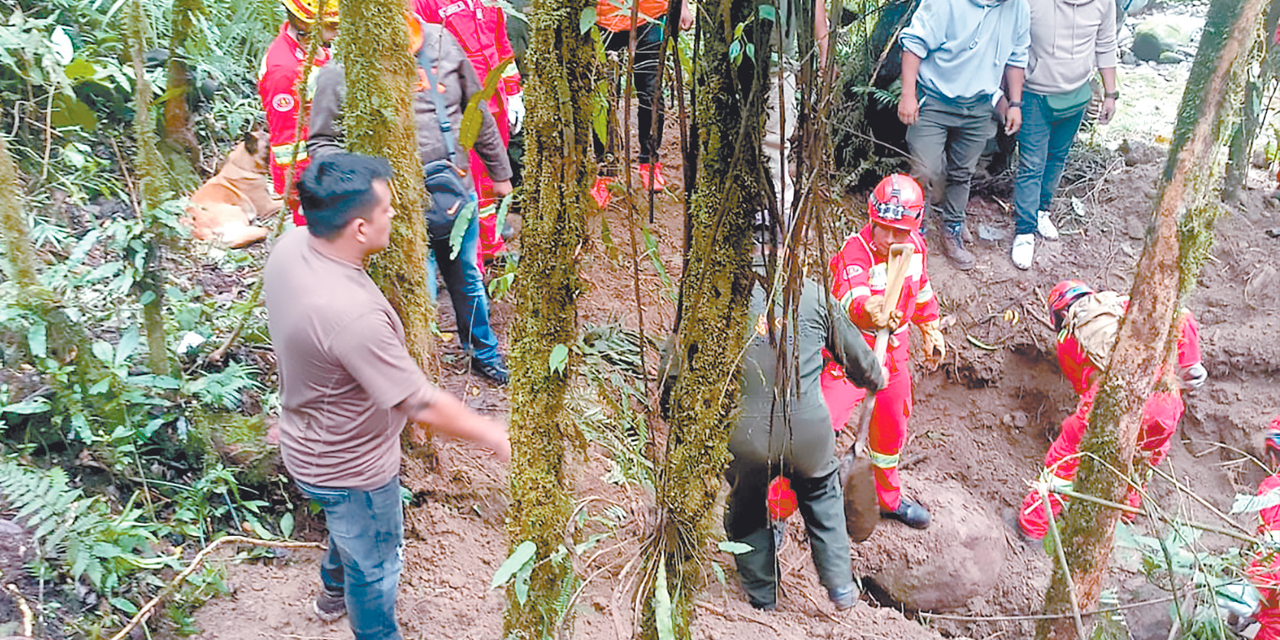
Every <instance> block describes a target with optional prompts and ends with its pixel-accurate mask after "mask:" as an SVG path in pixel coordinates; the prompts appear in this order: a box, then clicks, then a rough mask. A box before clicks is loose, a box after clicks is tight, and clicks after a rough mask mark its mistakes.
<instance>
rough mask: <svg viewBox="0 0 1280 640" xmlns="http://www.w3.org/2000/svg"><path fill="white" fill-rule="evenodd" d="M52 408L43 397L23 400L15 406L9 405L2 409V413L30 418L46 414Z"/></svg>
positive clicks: (0, 410) (0, 409) (0, 411)
mask: <svg viewBox="0 0 1280 640" xmlns="http://www.w3.org/2000/svg"><path fill="white" fill-rule="evenodd" d="M50 408H51V406H50V404H49V401H48V400H46V399H44V398H42V397H39V396H37V397H35V398H31V399H30V400H23V401H22V402H16V403H14V404H7V405H5V406H4V408H0V413H14V414H17V415H23V416H29V415H32V414H35V413H44V412H46V411H48V410H49V409H50Z"/></svg>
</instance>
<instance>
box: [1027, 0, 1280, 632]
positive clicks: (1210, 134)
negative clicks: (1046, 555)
mask: <svg viewBox="0 0 1280 640" xmlns="http://www.w3.org/2000/svg"><path fill="white" fill-rule="evenodd" d="M1265 4H1266V0H1245V1H1244V2H1241V1H1240V0H1213V2H1212V4H1211V5H1210V7H1209V14H1208V19H1207V22H1206V25H1205V30H1204V33H1203V35H1201V39H1200V50H1199V52H1198V53H1197V54H1196V61H1195V64H1194V66H1193V67H1192V72H1191V77H1190V79H1189V80H1188V82H1187V88H1186V91H1185V93H1184V94H1183V98H1182V106H1181V108H1180V109H1179V112H1178V113H1179V116H1178V123H1177V127H1176V129H1175V133H1174V140H1173V146H1172V148H1171V152H1170V154H1169V162H1168V164H1167V165H1166V167H1165V171H1164V173H1163V175H1162V176H1161V178H1160V184H1159V190H1158V192H1159V197H1158V198H1157V199H1156V203H1155V207H1154V218H1155V225H1154V229H1153V231H1152V232H1150V233H1149V234H1148V239H1147V244H1146V247H1145V248H1144V249H1143V252H1142V256H1141V258H1140V259H1139V261H1138V268H1137V275H1136V277H1135V278H1134V284H1133V290H1132V291H1131V298H1130V303H1129V311H1128V313H1127V314H1126V316H1125V320H1124V322H1123V324H1122V325H1121V327H1120V334H1119V336H1118V337H1117V341H1116V345H1115V349H1114V350H1113V352H1112V355H1111V363H1110V365H1109V367H1108V369H1107V373H1106V377H1105V378H1104V379H1103V381H1102V386H1101V389H1100V390H1099V392H1098V396H1097V400H1096V401H1095V403H1094V408H1093V412H1092V413H1091V414H1090V415H1089V424H1090V428H1089V431H1088V433H1087V435H1086V436H1085V440H1084V443H1083V445H1082V450H1083V451H1084V453H1085V456H1084V457H1083V458H1082V459H1081V461H1080V469H1079V471H1078V472H1077V474H1076V481H1075V485H1076V491H1080V492H1082V493H1085V494H1088V495H1094V496H1098V497H1100V498H1103V499H1106V500H1110V501H1112V502H1119V503H1124V502H1125V498H1126V495H1127V493H1128V483H1127V482H1126V478H1127V476H1129V475H1131V469H1132V461H1133V456H1134V452H1135V449H1136V444H1137V436H1138V429H1139V426H1140V421H1141V414H1142V408H1143V404H1144V402H1145V400H1146V399H1147V398H1148V397H1149V396H1150V395H1151V393H1152V391H1153V390H1156V389H1176V388H1177V382H1176V381H1175V380H1173V379H1172V378H1173V376H1174V371H1173V367H1170V366H1165V365H1166V364H1167V363H1169V362H1170V360H1171V358H1170V354H1172V353H1173V351H1174V348H1173V345H1172V344H1170V343H1172V342H1175V341H1176V339H1171V335H1172V334H1173V329H1174V327H1175V314H1176V312H1177V309H1178V303H1179V295H1180V294H1185V293H1186V292H1187V291H1189V290H1190V288H1191V286H1192V284H1193V283H1194V282H1195V279H1196V276H1197V275H1198V273H1199V270H1200V265H1201V264H1202V263H1203V261H1204V260H1205V258H1206V257H1207V254H1208V248H1209V246H1210V245H1211V244H1212V241H1213V222H1214V220H1215V219H1216V218H1217V216H1218V214H1219V211H1218V209H1217V205H1216V204H1215V203H1214V200H1215V199H1216V194H1213V193H1212V187H1211V185H1213V184H1216V181H1215V175H1214V174H1215V173H1217V167H1218V165H1219V163H1218V162H1217V155H1218V151H1219V149H1221V145H1222V143H1223V140H1222V138H1223V131H1224V129H1225V127H1224V125H1223V123H1224V121H1225V120H1226V119H1227V118H1226V114H1227V113H1228V112H1229V111H1230V109H1231V105H1230V104H1228V102H1229V101H1228V99H1227V98H1228V96H1230V95H1233V94H1234V93H1235V91H1233V87H1232V85H1236V86H1238V83H1239V77H1238V76H1239V75H1240V65H1239V64H1237V62H1238V60H1239V59H1240V58H1241V57H1242V56H1243V55H1244V54H1245V53H1246V52H1247V51H1248V50H1249V48H1250V47H1251V46H1252V41H1253V38H1254V34H1255V33H1256V32H1257V29H1256V27H1257V23H1258V18H1259V16H1260V15H1261V12H1262V8H1263V6H1264V5H1265ZM1183 212H1187V213H1186V214H1185V215H1184V214H1183ZM1162 368H1163V371H1164V373H1163V376H1162V377H1161V378H1160V379H1157V376H1158V375H1160V372H1161V370H1162ZM1111 468H1114V469H1118V470H1120V471H1122V472H1124V474H1125V476H1126V477H1120V476H1119V475H1117V474H1116V473H1114V472H1112V471H1111V470H1110V469H1111ZM1119 519H1120V512H1118V511H1115V510H1112V509H1109V508H1105V507H1101V506H1099V505H1096V504H1094V503H1091V502H1085V501H1083V500H1077V501H1075V502H1073V503H1072V504H1071V507H1070V508H1069V509H1067V511H1066V513H1065V517H1064V518H1063V520H1062V535H1063V543H1062V544H1063V548H1064V549H1065V551H1066V557H1067V564H1068V566H1069V567H1070V571H1071V576H1072V577H1073V578H1074V582H1075V586H1076V598H1077V601H1078V603H1079V606H1080V608H1081V610H1091V609H1094V608H1095V607H1096V605H1097V603H1098V596H1099V594H1100V593H1101V591H1102V588H1103V582H1104V580H1105V577H1106V575H1107V569H1108V565H1109V562H1110V559H1111V550H1112V545H1113V537H1114V532H1115V527H1116V523H1117V522H1118V520H1119ZM1067 589H1068V587H1067V579H1066V576H1065V575H1064V574H1063V572H1062V567H1060V566H1059V567H1057V568H1056V570H1055V572H1054V577H1053V582H1052V584H1051V585H1050V587H1049V591H1048V593H1047V594H1046V595H1045V613H1047V614H1065V613H1070V612H1071V599H1070V594H1069V593H1068V591H1067ZM1088 624H1090V622H1086V625H1088ZM1087 631H1088V630H1087V628H1086V633H1087ZM1037 637H1039V638H1077V632H1076V627H1075V623H1074V621H1073V619H1072V617H1071V616H1066V617H1063V618H1057V619H1049V620H1042V621H1040V623H1039V624H1038V625H1037ZM1079 640H1082V639H1079Z"/></svg>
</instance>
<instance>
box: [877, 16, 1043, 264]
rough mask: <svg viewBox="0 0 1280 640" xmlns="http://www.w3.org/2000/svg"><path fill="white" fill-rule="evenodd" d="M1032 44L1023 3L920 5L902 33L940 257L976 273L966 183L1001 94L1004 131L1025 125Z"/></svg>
mask: <svg viewBox="0 0 1280 640" xmlns="http://www.w3.org/2000/svg"><path fill="white" fill-rule="evenodd" d="M1030 42H1031V17H1030V12H1029V10H1028V8H1027V3H1026V0H924V1H923V2H921V4H920V7H919V8H918V9H916V13H915V15H914V16H912V18H911V23H910V24H908V25H907V28H906V29H904V30H903V31H902V48H903V51H902V100H901V101H900V102H899V103H898V118H899V119H901V120H902V122H903V124H906V125H908V129H907V145H908V146H909V147H910V149H911V156H912V161H913V163H914V164H915V172H916V175H917V177H918V178H919V179H920V181H921V182H922V183H923V184H924V185H925V189H926V191H927V192H928V195H929V201H930V204H931V205H932V208H933V209H934V210H936V211H937V214H938V217H939V218H940V219H941V222H942V252H943V254H945V255H946V256H947V258H949V259H950V260H951V262H952V264H954V265H955V266H956V267H957V268H959V269H962V270H968V269H971V268H973V264H974V258H973V253H971V252H970V251H969V250H968V249H966V248H965V246H964V241H963V240H962V232H963V230H964V217H965V208H966V207H967V206H968V204H969V183H970V181H971V180H972V178H973V170H974V168H975V167H976V166H977V164H978V159H979V158H980V157H981V155H982V150H983V148H984V147H985V146H986V143H987V141H988V140H989V139H991V136H993V135H995V132H996V121H995V109H996V104H997V102H1002V101H1003V100H1004V97H1005V93H1002V91H1001V84H1000V83H1001V80H1002V79H1003V80H1004V82H1005V92H1007V97H1008V101H1007V104H1008V110H1007V112H1006V113H1005V116H1004V121H1005V127H1004V129H1005V132H1006V133H1008V134H1009V135H1013V134H1014V133H1017V131H1018V128H1019V127H1020V126H1021V124H1022V83H1023V79H1024V77H1025V69H1026V66H1027V48H1028V46H1029V44H1030Z"/></svg>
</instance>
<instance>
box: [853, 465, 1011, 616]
mask: <svg viewBox="0 0 1280 640" xmlns="http://www.w3.org/2000/svg"><path fill="white" fill-rule="evenodd" d="M919 498H920V502H921V503H922V504H924V505H925V506H927V507H928V508H929V511H930V512H931V513H932V514H933V524H931V525H930V526H929V528H928V529H926V530H924V531H917V530H915V529H911V528H908V527H906V526H903V525H902V524H899V523H897V522H893V521H887V520H886V521H885V522H884V523H883V524H881V525H880V526H879V527H878V528H877V529H876V532H875V534H874V535H872V536H871V538H870V539H868V540H867V542H865V543H863V544H860V545H855V546H854V550H853V554H854V560H853V562H854V567H853V570H854V574H855V575H863V576H867V577H870V578H871V579H872V580H874V581H875V583H876V584H878V585H880V586H881V587H882V588H883V589H884V590H885V591H886V592H888V594H889V596H890V597H892V598H893V599H894V600H895V601H897V602H899V603H901V604H902V605H903V606H905V607H907V608H909V609H914V610H917V611H946V610H949V609H957V608H959V607H961V606H963V605H964V604H965V602H967V601H968V600H970V599H971V598H973V597H975V596H978V595H981V594H983V593H986V592H987V591H990V590H991V589H992V588H993V587H995V585H996V583H997V581H998V580H999V578H1000V572H1001V569H1002V568H1003V567H1004V563H1005V550H1006V548H1007V543H1006V540H1005V534H1004V525H1003V523H1002V522H1001V520H1000V518H999V516H998V514H995V513H992V512H990V511H989V510H988V505H987V504H985V503H984V502H982V501H980V500H978V499H977V498H974V497H973V496H972V495H971V494H970V493H969V492H968V491H966V490H965V489H964V488H962V487H961V486H959V485H958V484H955V483H952V482H947V483H942V484H938V485H932V486H930V487H929V488H928V489H927V490H926V491H925V492H923V493H922V494H921V495H920V496H919Z"/></svg>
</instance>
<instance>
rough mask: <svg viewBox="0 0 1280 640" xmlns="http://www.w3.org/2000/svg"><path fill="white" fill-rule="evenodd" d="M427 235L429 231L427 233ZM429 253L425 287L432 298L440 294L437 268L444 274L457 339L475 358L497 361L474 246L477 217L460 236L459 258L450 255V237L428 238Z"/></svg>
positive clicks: (474, 217) (494, 339)
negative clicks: (454, 318)
mask: <svg viewBox="0 0 1280 640" xmlns="http://www.w3.org/2000/svg"><path fill="white" fill-rule="evenodd" d="M428 235H430V234H428ZM429 242H430V244H431V253H430V255H428V256H427V290H428V292H430V294H431V299H432V300H435V299H436V296H438V295H439V291H438V286H437V284H436V270H437V269H439V271H440V275H442V276H444V286H445V288H446V289H448V290H449V299H450V300H452V301H453V315H454V316H456V317H457V319H458V340H459V341H461V342H462V347H463V348H464V349H466V350H467V351H468V352H470V353H471V355H472V356H474V357H475V358H476V359H477V360H479V361H480V362H484V363H486V364H498V363H500V362H501V357H502V356H501V355H499V354H498V336H497V335H495V334H494V333H493V328H492V327H490V326H489V294H488V293H486V292H485V290H484V276H482V275H481V273H480V263H479V262H478V260H479V259H480V258H479V256H478V255H477V253H476V247H477V245H478V244H479V242H480V218H479V217H478V216H472V218H471V225H470V226H468V227H467V232H466V233H465V234H463V236H462V247H461V249H460V250H459V251H458V257H456V258H452V259H451V258H450V257H449V255H450V254H451V253H452V252H453V250H452V249H451V248H450V247H449V239H448V238H445V239H443V240H437V239H436V238H430V239H429Z"/></svg>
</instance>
